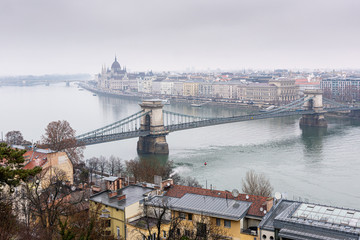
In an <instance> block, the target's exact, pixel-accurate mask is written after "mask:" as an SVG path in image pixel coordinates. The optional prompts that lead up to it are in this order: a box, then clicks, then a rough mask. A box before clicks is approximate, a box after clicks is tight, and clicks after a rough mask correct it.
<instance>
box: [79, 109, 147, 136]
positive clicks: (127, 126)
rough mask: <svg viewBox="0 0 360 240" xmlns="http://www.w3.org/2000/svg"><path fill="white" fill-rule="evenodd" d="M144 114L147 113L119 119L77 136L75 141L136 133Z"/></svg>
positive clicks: (140, 112)
mask: <svg viewBox="0 0 360 240" xmlns="http://www.w3.org/2000/svg"><path fill="white" fill-rule="evenodd" d="M146 114H148V112H145V111H144V110H141V111H139V112H137V113H134V114H132V115H131V116H129V117H126V118H124V119H121V120H119V121H117V122H114V123H112V124H109V125H107V126H105V127H102V128H98V129H96V130H93V131H90V132H87V133H84V134H81V135H79V136H77V137H76V139H77V140H78V141H82V140H84V139H87V138H90V137H96V136H102V135H109V134H116V133H122V132H131V131H137V130H139V129H140V124H141V117H142V116H144V115H146Z"/></svg>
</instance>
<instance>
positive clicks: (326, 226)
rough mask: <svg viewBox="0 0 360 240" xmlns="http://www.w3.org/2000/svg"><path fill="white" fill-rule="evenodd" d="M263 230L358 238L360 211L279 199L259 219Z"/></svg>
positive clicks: (312, 236)
mask: <svg viewBox="0 0 360 240" xmlns="http://www.w3.org/2000/svg"><path fill="white" fill-rule="evenodd" d="M260 228H262V229H265V230H274V228H277V229H280V236H282V237H287V238H291V239H298V238H299V236H301V237H303V238H306V239H356V240H358V239H360V211H359V210H354V209H346V208H338V207H330V206H325V205H321V204H310V203H304V202H296V201H290V200H284V199H283V200H281V201H280V202H279V203H278V204H277V205H276V206H275V207H274V208H273V209H272V210H271V211H270V212H269V214H268V215H267V216H266V217H265V218H264V219H263V221H262V222H261V223H260Z"/></svg>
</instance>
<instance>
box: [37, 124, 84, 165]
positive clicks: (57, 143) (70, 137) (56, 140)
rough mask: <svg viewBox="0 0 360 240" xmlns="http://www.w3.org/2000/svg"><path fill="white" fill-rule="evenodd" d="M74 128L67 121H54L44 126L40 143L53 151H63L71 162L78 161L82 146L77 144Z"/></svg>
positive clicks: (80, 156) (81, 155)
mask: <svg viewBox="0 0 360 240" xmlns="http://www.w3.org/2000/svg"><path fill="white" fill-rule="evenodd" d="M75 137H76V136H75V130H74V129H73V128H72V127H71V126H70V124H69V122H68V121H66V120H63V121H60V120H59V121H54V122H51V123H49V124H48V125H47V127H46V128H45V135H43V136H42V144H44V145H45V146H46V147H49V148H50V149H52V150H55V151H65V152H66V153H67V154H68V156H69V158H70V160H71V161H72V162H73V163H78V162H79V161H80V160H81V159H82V158H83V150H84V148H85V147H84V146H77V140H76V138H75Z"/></svg>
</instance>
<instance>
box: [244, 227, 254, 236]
mask: <svg viewBox="0 0 360 240" xmlns="http://www.w3.org/2000/svg"><path fill="white" fill-rule="evenodd" d="M241 233H243V234H247V235H252V236H257V235H258V234H257V227H249V228H246V229H244V228H242V229H241Z"/></svg>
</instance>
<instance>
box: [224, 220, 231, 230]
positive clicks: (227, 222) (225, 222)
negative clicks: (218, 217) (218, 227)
mask: <svg viewBox="0 0 360 240" xmlns="http://www.w3.org/2000/svg"><path fill="white" fill-rule="evenodd" d="M224 227H226V228H231V221H229V220H224Z"/></svg>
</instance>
